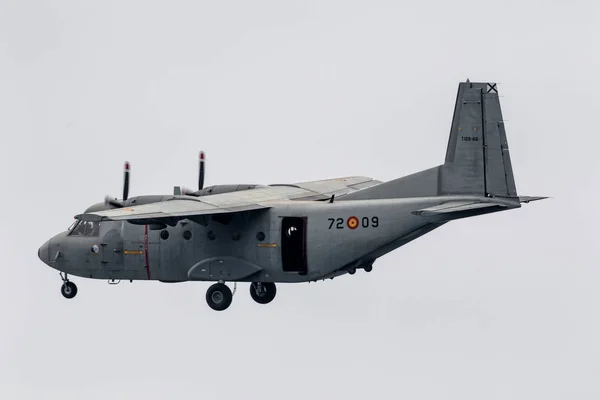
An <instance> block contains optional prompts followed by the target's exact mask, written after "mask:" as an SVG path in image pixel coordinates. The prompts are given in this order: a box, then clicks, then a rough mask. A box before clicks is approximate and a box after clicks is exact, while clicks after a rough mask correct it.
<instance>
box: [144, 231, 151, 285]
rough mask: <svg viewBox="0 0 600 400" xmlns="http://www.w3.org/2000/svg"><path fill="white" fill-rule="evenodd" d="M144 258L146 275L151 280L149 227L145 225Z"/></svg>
mask: <svg viewBox="0 0 600 400" xmlns="http://www.w3.org/2000/svg"><path fill="white" fill-rule="evenodd" d="M144 256H145V257H146V275H148V279H150V260H149V257H148V225H144Z"/></svg>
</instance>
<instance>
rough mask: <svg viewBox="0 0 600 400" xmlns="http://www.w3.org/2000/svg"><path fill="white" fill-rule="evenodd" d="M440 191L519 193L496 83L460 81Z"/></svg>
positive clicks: (482, 193) (446, 192)
mask: <svg viewBox="0 0 600 400" xmlns="http://www.w3.org/2000/svg"><path fill="white" fill-rule="evenodd" d="M441 172H442V173H441V180H440V184H441V187H440V194H478V195H485V196H489V197H517V189H516V186H515V178H514V175H513V171H512V164H511V161H510V153H509V150H508V142H507V140H506V131H505V129H504V121H503V120H502V110H501V108H500V100H499V98H498V90H497V89H496V84H495V83H475V82H469V81H468V80H467V82H461V83H460V84H459V86H458V94H457V96H456V103H455V105H454V117H453V118H452V128H451V130H450V139H449V140H448V149H447V151H446V162H445V163H444V165H443V168H442V170H441Z"/></svg>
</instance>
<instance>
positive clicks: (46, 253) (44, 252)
mask: <svg viewBox="0 0 600 400" xmlns="http://www.w3.org/2000/svg"><path fill="white" fill-rule="evenodd" d="M38 257H39V258H40V260H42V262H43V263H44V264H48V261H50V241H49V240H48V241H47V242H46V243H44V244H43V245H42V247H40V248H39V249H38Z"/></svg>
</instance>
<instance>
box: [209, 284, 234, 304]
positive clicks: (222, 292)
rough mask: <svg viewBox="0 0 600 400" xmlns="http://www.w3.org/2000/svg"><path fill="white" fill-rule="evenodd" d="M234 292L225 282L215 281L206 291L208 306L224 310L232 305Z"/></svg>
mask: <svg viewBox="0 0 600 400" xmlns="http://www.w3.org/2000/svg"><path fill="white" fill-rule="evenodd" d="M232 300H233V293H231V289H229V287H228V286H227V285H225V284H224V283H215V284H214V285H212V286H211V287H209V288H208V290H207V291H206V302H207V303H208V306H209V307H210V308H212V309H213V310H216V311H223V310H225V309H227V307H229V306H230V305H231V301H232Z"/></svg>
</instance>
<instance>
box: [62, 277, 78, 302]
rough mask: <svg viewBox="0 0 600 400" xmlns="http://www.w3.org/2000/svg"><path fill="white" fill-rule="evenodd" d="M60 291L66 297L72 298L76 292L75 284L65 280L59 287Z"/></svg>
mask: <svg viewBox="0 0 600 400" xmlns="http://www.w3.org/2000/svg"><path fill="white" fill-rule="evenodd" d="M60 292H61V293H62V295H63V296H65V298H67V299H72V298H73V297H75V295H76V294H77V286H76V285H75V284H74V283H73V282H70V281H69V282H65V283H63V285H62V286H61V288H60Z"/></svg>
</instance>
